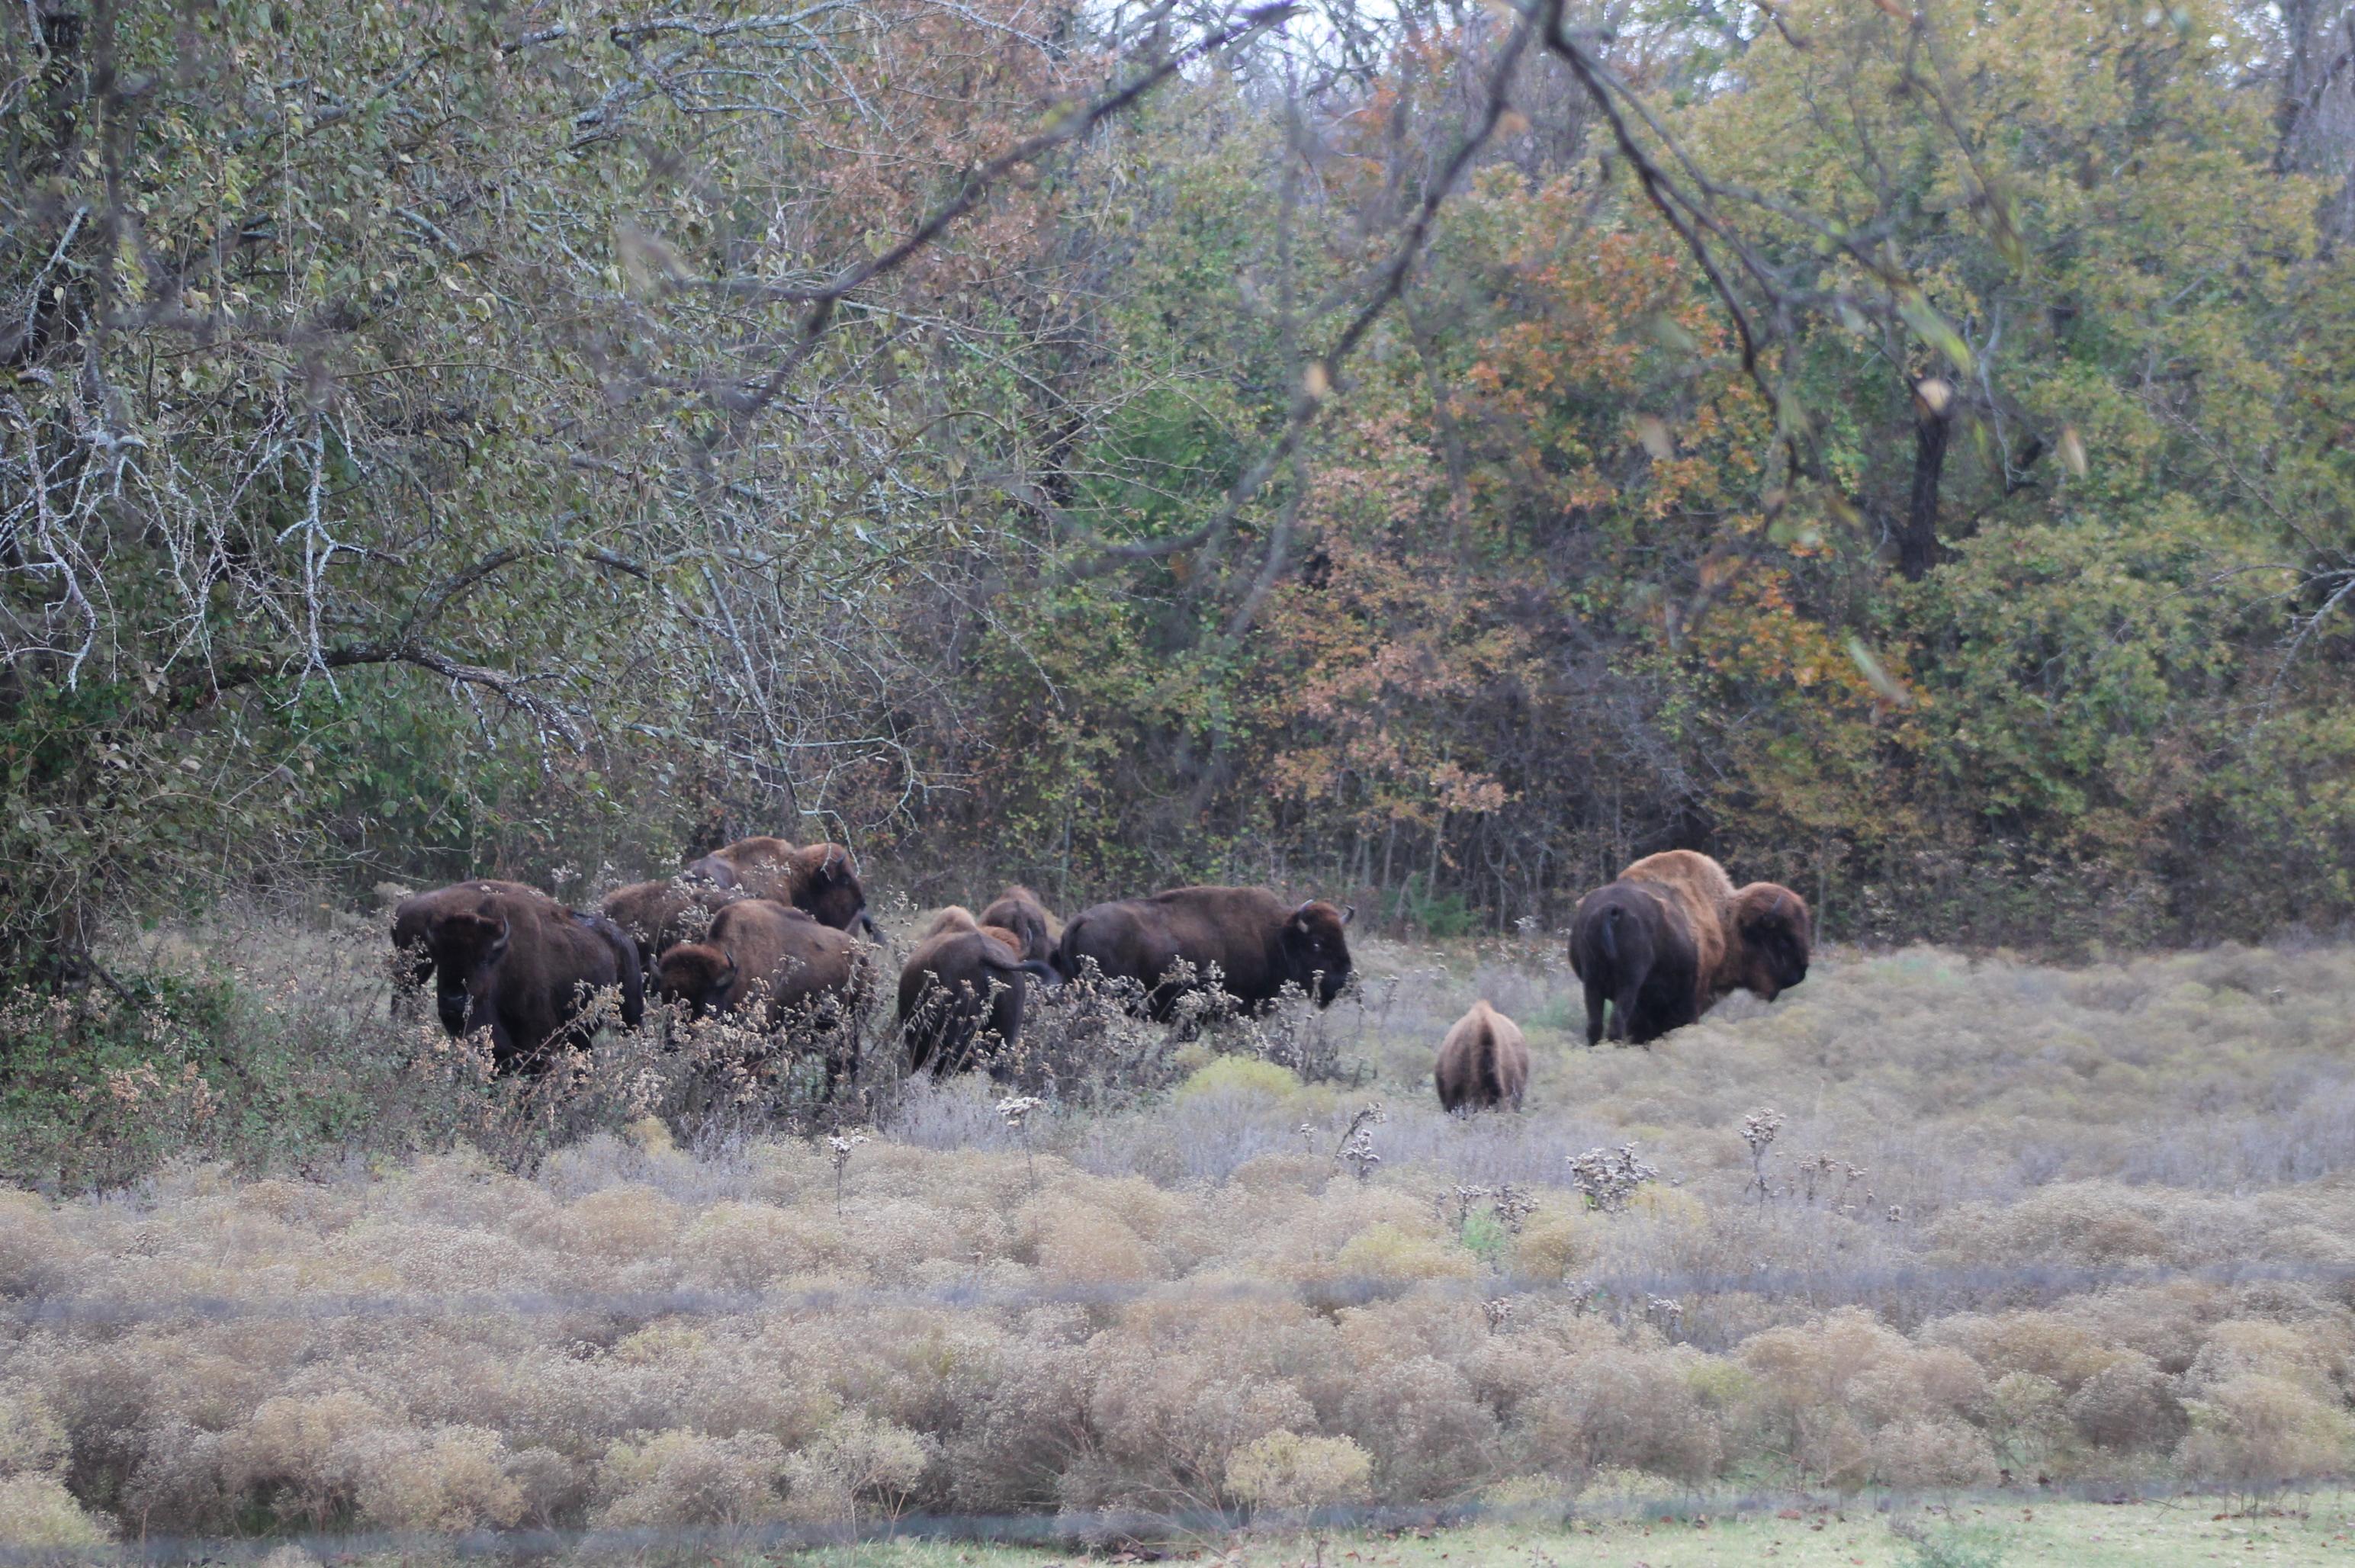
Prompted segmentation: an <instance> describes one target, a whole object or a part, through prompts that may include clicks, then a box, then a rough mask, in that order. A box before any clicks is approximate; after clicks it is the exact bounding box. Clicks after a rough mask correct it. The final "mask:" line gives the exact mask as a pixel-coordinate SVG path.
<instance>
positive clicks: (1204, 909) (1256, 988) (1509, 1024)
mask: <svg viewBox="0 0 2355 1568" xmlns="http://www.w3.org/2000/svg"><path fill="white" fill-rule="evenodd" d="M1351 913H1352V911H1350V910H1348V909H1346V908H1341V907H1337V906H1336V905H1333V904H1330V903H1327V902H1326V901H1323V900H1321V899H1310V900H1308V901H1305V902H1300V903H1295V902H1292V901H1287V900H1285V899H1283V898H1281V897H1279V896H1278V895H1276V894H1275V893H1273V892H1270V891H1267V890H1265V889H1263V888H1231V887H1192V888H1173V889H1171V890H1169V891H1167V892H1159V893H1154V894H1151V895H1149V896H1147V897H1144V898H1135V899H1120V900H1116V901H1112V902H1109V903H1100V904H1094V905H1091V906H1090V907H1089V908H1087V909H1084V910H1082V911H1081V912H1079V913H1078V914H1076V915H1073V916H1072V917H1071V920H1070V921H1069V922H1067V923H1060V928H1059V923H1058V922H1057V921H1056V919H1055V917H1054V916H1053V915H1052V914H1051V913H1050V912H1048V910H1047V908H1046V906H1045V905H1043V904H1042V903H1041V902H1040V901H1039V899H1038V897H1037V896H1036V895H1035V894H1033V893H1032V892H1031V891H1029V890H1028V889H1027V888H1009V889H1007V891H1006V892H1005V893H1003V894H1002V895H1000V896H999V897H998V898H997V900H996V901H994V902H992V903H991V904H989V905H988V906H987V907H986V908H985V909H984V910H983V911H982V912H981V913H980V914H979V915H977V916H976V915H975V914H974V913H972V912H970V911H967V910H965V909H963V908H954V907H953V908H950V909H947V910H943V912H940V913H939V914H938V915H936V916H935V917H934V918H933V919H932V923H930V925H929V926H928V927H927V928H926V929H925V931H924V932H923V933H922V935H921V936H920V937H919V938H918V939H917V942H916V945H915V947H914V950H913V951H912V952H911V953H910V955H908V958H907V960H906V962H905V963H904V964H903V965H901V967H900V985H899V996H898V1002H899V1006H898V1028H899V1031H900V1039H901V1040H902V1042H903V1043H904V1044H905V1046H906V1049H907V1051H908V1058H909V1063H910V1066H911V1069H912V1070H914V1071H917V1072H926V1071H929V1072H936V1073H951V1072H963V1071H965V1070H967V1069H969V1068H973V1067H978V1066H987V1065H990V1064H991V1061H992V1060H993V1058H994V1055H995V1053H996V1052H998V1051H1003V1050H1005V1049H1006V1048H1007V1047H1009V1046H1011V1045H1012V1044H1013V1043H1014V1042H1015V1041H1016V1040H1018V1039H1019V1037H1020V1035H1021V1032H1022V1027H1023V1019H1024V1014H1025V1011H1026V1009H1027V1008H1028V1007H1029V1005H1030V1002H1031V999H1032V996H1033V993H1034V991H1036V990H1037V989H1038V988H1039V987H1048V988H1052V987H1060V986H1061V985H1063V984H1065V983H1066V982H1068V981H1071V980H1075V979H1079V978H1081V977H1082V976H1085V975H1088V974H1090V973H1094V974H1096V975H1100V976H1103V978H1105V979H1109V980H1114V981H1123V982H1127V983H1130V984H1132V985H1133V986H1134V987H1135V996H1136V997H1137V998H1138V1000H1137V1002H1136V1006H1137V1008H1139V1010H1141V1011H1142V1012H1143V1013H1145V1014H1146V1016H1147V1017H1150V1018H1153V1019H1169V1018H1171V1017H1172V1016H1174V1015H1175V1014H1176V1013H1177V1010H1178V1003H1179V1001H1180V999H1181V998H1182V997H1184V996H1186V995H1187V994H1188V992H1192V991H1200V990H1205V989H1209V988H1210V987H1216V988H1217V989H1218V990H1220V991H1221V992H1223V993H1224V994H1225V995H1226V997H1228V998H1230V999H1231V1001H1232V1002H1233V1003H1234V1004H1236V1005H1237V1006H1239V1007H1241V1008H1244V1009H1247V1010H1256V1009H1258V1008H1263V1007H1264V1006H1266V1005H1267V1004H1269V1003H1271V1002H1273V1001H1274V1000H1275V999H1276V998H1277V997H1279V996H1281V995H1282V994H1283V993H1284V991H1285V989H1286V988H1287V987H1296V988H1297V989H1298V990H1299V991H1300V992H1301V993H1302V994H1304V995H1305V996H1308V997H1313V998H1314V999H1315V1000H1316V1004H1317V1005H1318V1006H1319V1007H1326V1006H1329V1005H1330V1004H1331V1003H1332V1001H1333V1000H1334V998H1335V997H1338V996H1339V995H1340V994H1341V992H1342V990H1343V988H1344V987H1346V986H1347V985H1348V982H1349V976H1350V958H1349V945H1348V939H1347V936H1346V935H1345V928H1346V927H1347V926H1348V923H1349V919H1350V915H1351ZM1811 938H1812V931H1811V927H1810V923H1809V917H1808V912H1807V905H1806V901H1805V900H1804V899H1802V898H1800V897H1799V895H1798V894H1796V893H1795V892H1793V891H1791V890H1790V889H1788V888H1785V887H1782V886H1779V885H1777V884H1775V883H1773V882H1753V883H1751V884H1749V885H1748V886H1746V887H1741V888H1737V887H1735V886H1734V885H1733V881H1732V879H1731V878H1730V877H1728V876H1727V875H1726V874H1725V870H1724V868H1722V867H1721V866H1720V865H1719V864H1718V863H1717V862H1716V861H1715V860H1712V859H1710V858H1709V857H1707V856H1705V855H1700V854H1696V853H1694V852H1692V851H1690V850H1685V849H1675V850H1669V851H1668V852H1667V853H1665V854H1659V855H1652V856H1647V857H1646V858H1645V859H1641V860H1638V861H1636V863H1635V864H1634V865H1631V866H1629V867H1628V868H1627V869H1625V871H1623V872H1622V873H1620V876H1619V878H1618V880H1615V881H1614V882H1612V883H1611V884H1610V885H1608V886H1607V887H1604V888H1599V889H1597V890H1596V891H1593V892H1591V893H1589V894H1587V895H1586V897H1585V898H1584V899H1582V900H1581V901H1580V902H1579V905H1578V912H1577V915H1576V917H1575V919H1574V921H1573V923H1572V931H1571V938H1570V961H1571V966H1572V969H1573V970H1574V971H1575V972H1576V973H1577V975H1578V976H1579V978H1580V980H1581V981H1582V983H1583V985H1584V987H1585V994H1586V1034H1587V1043H1588V1044H1589V1045H1593V1044H1596V1043H1597V1042H1599V1041H1600V1040H1602V1039H1603V1037H1604V1033H1605V1029H1606V1020H1607V1026H1608V1032H1609V1034H1610V1036H1611V1038H1612V1039H1613V1040H1623V1041H1626V1042H1630V1043H1635V1044H1648V1043H1649V1042H1650V1041H1652V1040H1657V1039H1658V1038H1659V1037H1660V1036H1661V1035H1663V1034H1665V1033H1667V1032H1668V1030H1669V1029H1675V1028H1677V1027H1678V1026H1679V1025H1682V1024H1687V1023H1690V1022H1692V1021H1693V1020H1694V1019H1698V1018H1699V1017H1700V1015H1701V1014H1702V1013H1704V1012H1706V1011H1708V1010H1709V1008H1710V1007H1711V1006H1713V1005H1714V1004H1715V1003H1716V1002H1718V1001H1719V1000H1720V999H1721V998H1722V997H1725V996H1727V995H1728V994H1730V993H1732V992H1733V991H1735V990H1742V989H1746V990H1749V991H1752V992H1753V993H1755V994H1756V995H1758V996H1760V997H1764V998H1765V999H1766V1000H1768V1001H1772V1000H1774V997H1776V996H1777V995H1779V994H1780V993H1781V992H1783V991H1785V990H1787V989H1788V988H1789V987H1793V986H1796V985H1797V984H1798V983H1799V982H1800V981H1801V980H1803V979H1805V978H1806V973H1807V957H1808V949H1809V944H1810V942H1811ZM880 942H881V933H880V932H879V930H878V928H877V927H876V924H875V922H874V920H873V918H872V917H871V916H870V915H869V914H868V909H867V893H866V889H865V888H864V886H863V885H862V884H861V883H860V881H859V876H858V862H857V860H856V859H853V858H852V856H851V853H850V851H849V850H848V849H846V848H843V847H842V846H841V845H839V844H812V845H798V846H797V845H794V844H791V843H788V842H787V841H785V840H784V839H782V838H770V837H755V838H746V839H741V840H740V841H738V842H736V843H734V844H730V845H729V846H727V847H726V848H720V849H716V850H713V851H712V852H711V853H710V854H709V855H705V856H702V857H701V858H699V859H695V860H692V861H690V862H688V863H687V865H686V866H685V867H683V868H682V869H680V870H679V871H678V872H677V874H676V875H674V876H671V877H668V878H666V879H663V880H655V881H645V882H636V883H633V884H631V885H630V886H628V887H623V888H619V889H616V890H615V891H613V892H612V893H610V894H608V895H607V896H606V897H605V899H604V900H603V901H602V904H601V905H600V906H599V907H598V908H597V909H596V910H595V911H588V910H576V909H568V908H566V907H565V906H564V905H562V904H561V903H559V902H558V901H556V900H555V899H553V898H551V897H549V895H548V894H546V893H544V892H542V891H539V890H538V889H537V888H532V887H527V886H526V885H524V884H522V883H519V882H507V881H494V880H474V881H466V882H460V883H457V884H454V885H453V886H451V887H446V888H440V889H436V890H435V891H432V892H425V893H419V894H417V895H415V896H413V897H410V898H408V899H404V900H402V901H401V902H400V904H399V905H398V906H397V907H396V908H395V910H394V911H393V920H392V943H393V948H394V951H395V955H396V962H395V969H394V981H395V984H394V992H393V1008H394V1010H395V1012H396V1014H400V1013H402V1012H404V1011H406V1010H409V1009H411V1008H414V1007H415V1005H416V1004H417V1002H418V1001H419V1000H420V999H421V996H422V993H423V991H424V989H425V987H426V986H427V985H428V984H431V985H432V987H433V993H434V1004H435V1010H436V1012H437V1013H438V1015H439V1017H440V1019H441V1021H442V1026H443V1027H444V1028H445V1029H448V1030H449V1032H450V1033H452V1034H453V1035H459V1036H464V1035H470V1034H474V1033H475V1032H477V1031H483V1030H486V1031H488V1034H489V1040H490V1049H491V1055H492V1061H493V1064H494V1066H495V1067H496V1069H497V1070H499V1071H524V1072H533V1071H538V1070H539V1069H541V1068H542V1067H544V1066H545V1065H546V1064H547V1063H548V1061H549V1060H550V1058H551V1056H552V1054H553V1051H552V1049H551V1048H555V1049H561V1048H563V1047H565V1046H570V1045H575V1044H585V1043H586V1040H587V1037H588V1035H589V1033H590V1032H591V1029H593V1028H594V1027H595V1025H596V1024H597V1023H598V1022H599V1021H601V1020H602V1018H603V1017H605V1016H606V1015H604V1014H603V1013H602V1012H601V1011H599V1010H597V1009H595V1008H592V1007H591V1001H592V998H594V997H598V996H599V995H601V994H604V993H608V992H610V993H612V994H613V995H615V996H617V997H618V999H619V1000H618V1017H619V1019H620V1021H621V1022H622V1023H623V1024H624V1025H626V1026H630V1027H633V1028H634V1027H636V1026H637V1025H638V1024H639V1023H640V1021H641V1020H642V1019H643V1018H644V1015H645V993H646V992H647V991H648V990H649V989H651V990H652V991H654V992H655V995H656V996H657V997H663V998H665V999H666V1000H668V1001H670V1002H672V1003H674V1004H676V1005H677V1007H678V1008H680V1009H681V1010H682V1011H684V1012H685V1013H686V1015H687V1017H689V1018H691V1019H704V1018H709V1017H733V1018H735V1019H738V1020H739V1021H741V1022H743V1023H746V1024H748V1025H750V1026H751V1027H753V1028H756V1029H778V1028H782V1027H783V1026H784V1025H785V1024H786V1023H787V1022H788V1021H789V1020H791V1019H816V1020H819V1021H821V1022H823V1023H825V1024H826V1026H827V1027H826V1032H827V1034H828V1035H829V1037H830V1038H833V1039H836V1040H840V1041H843V1042H844V1044H843V1047H842V1049H840V1050H838V1051H829V1053H828V1055H827V1059H826V1083H827V1085H828V1089H829V1091H831V1090H832V1088H833V1087H834V1086H835V1085H836V1084H837V1083H838V1082H839V1080H840V1078H841V1076H842V1074H843V1072H845V1071H846V1070H847V1069H849V1068H852V1067H855V1066H856V1065H857V1063H856V1060H855V1056H854V1055H853V1053H852V1048H851V1046H850V1043H849V1042H851V1041H853V1040H855V1039H856V1033H857V1031H856V1029H855V1025H854V1020H855V1018H856V1015H857V1014H858V1011H859V1010H860V1009H861V1008H863V1006H864V1005H865V1003H866V1002H867V1000H868V997H870V996H871V995H872V993H873V990H874V970H875V965H876V963H877V958H878V955H879V951H880ZM1433 1081H1434V1083H1435V1084H1436V1086H1437V1089H1438V1092H1439V1099H1440V1104H1442V1105H1443V1106H1444V1107H1445V1108H1446V1109H1448V1110H1450V1111H1456V1110H1466V1111H1468V1110H1477V1109H1484V1108H1493V1107H1503V1106H1508V1107H1511V1108H1514V1109H1518V1108H1519V1106H1520V1104H1521V1098H1522V1095H1523V1093H1524V1092H1525V1090H1526V1088H1527V1085H1528V1083H1529V1046H1528V1043H1527V1042H1526V1041H1525V1040H1523V1039H1522V1036H1521V1031H1520V1029H1519V1028H1518V1026H1517V1025H1516V1024H1515V1023H1514V1022H1513V1020H1512V1019H1508V1018H1507V1017H1505V1016H1504V1015H1503V1014H1502V1013H1500V1012H1498V1011H1497V1009H1496V1008H1493V1007H1491V1006H1490V1005H1489V1004H1488V1003H1487V1001H1485V1000H1484V1001H1480V1002H1477V1003H1476V1004H1474V1006H1473V1008H1472V1010H1471V1011H1470V1012H1468V1013H1466V1014H1465V1016H1464V1018H1463V1019H1461V1020H1460V1021H1458V1022H1457V1023H1456V1025H1455V1027H1454V1028H1453V1029H1450V1030H1449V1031H1448V1033H1447V1036H1446V1039H1445V1040H1444V1042H1443V1043H1442V1044H1441V1046H1440V1051H1439V1056H1438V1060H1437V1062H1436V1064H1435V1067H1434V1069H1433Z"/></svg>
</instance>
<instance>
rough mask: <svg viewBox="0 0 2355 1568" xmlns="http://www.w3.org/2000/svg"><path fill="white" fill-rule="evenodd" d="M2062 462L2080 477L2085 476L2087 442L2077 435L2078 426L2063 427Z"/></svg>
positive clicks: (2066, 425) (2067, 425) (2065, 425)
mask: <svg viewBox="0 0 2355 1568" xmlns="http://www.w3.org/2000/svg"><path fill="white" fill-rule="evenodd" d="M2061 464H2062V467H2064V468H2066V469H2068V470H2069V472H2070V473H2071V474H2073V475H2076V476H2077V477H2078V478H2080V479H2083V477H2084V476H2085V443H2083V441H2081V440H2079V439H2078V437H2077V427H2076V426H2075V425H2073V424H2064V425H2062V427H2061Z"/></svg>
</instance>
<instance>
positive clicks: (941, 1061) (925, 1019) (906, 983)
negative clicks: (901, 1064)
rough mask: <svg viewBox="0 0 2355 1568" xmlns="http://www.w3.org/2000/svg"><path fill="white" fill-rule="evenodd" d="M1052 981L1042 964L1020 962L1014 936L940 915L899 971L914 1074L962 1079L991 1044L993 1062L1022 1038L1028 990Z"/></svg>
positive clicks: (954, 910) (951, 913)
mask: <svg viewBox="0 0 2355 1568" xmlns="http://www.w3.org/2000/svg"><path fill="white" fill-rule="evenodd" d="M992 907H995V906H992ZM1054 978H1055V975H1054V971H1053V970H1052V969H1050V968H1049V967H1048V966H1047V965H1045V964H1043V963H1039V962H1038V961H1036V960H1025V959H1024V958H1023V957H1022V955H1021V938H1020V937H1019V936H1018V935H1017V934H1016V933H1014V932H1012V931H1009V930H1007V928H1005V927H1004V926H999V925H983V924H981V923H978V922H976V921H975V919H974V918H973V915H972V914H971V913H970V912H968V911H966V910H964V909H962V908H958V907H955V906H951V907H950V908H948V909H945V910H943V911H942V912H940V914H939V915H937V916H936V917H934V919H933V921H932V925H931V927H930V929H928V930H927V931H926V932H925V933H924V935H923V938H922V941H921V942H919V943H918V944H917V946H916V950H915V952H913V953H911V954H910V955H909V956H908V962H907V963H906V964H905V965H902V966H901V968H900V1013H899V1022H900V1034H901V1037H902V1038H903V1039H905V1040H907V1042H908V1065H909V1067H910V1068H911V1070H912V1071H914V1072H922V1071H923V1070H924V1069H925V1067H926V1066H927V1065H929V1066H930V1067H931V1068H932V1071H933V1072H936V1073H945V1072H964V1070H965V1069H966V1068H968V1067H971V1066H973V1065H974V1063H975V1059H976V1054H977V1048H978V1047H979V1046H981V1045H982V1044H983V1043H984V1041H985V1040H986V1038H987V1037H989V1036H994V1037H995V1040H994V1042H993V1044H994V1049H993V1050H992V1051H990V1052H989V1054H990V1055H991V1056H992V1057H995V1056H996V1055H997V1054H998V1053H1000V1052H1003V1051H1007V1049H1009V1048H1011V1047H1012V1046H1013V1045H1014V1043H1015V1042H1016V1040H1018V1039H1020V1038H1021V1033H1022V1011H1023V1008H1024V1005H1025V1003H1026V1002H1027V1000H1028V992H1029V988H1030V986H1031V985H1032V984H1033V983H1035V981H1037V980H1042V979H1043V980H1045V981H1046V982H1048V983H1049V984H1052V983H1053V981H1054Z"/></svg>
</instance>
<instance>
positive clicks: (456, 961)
mask: <svg viewBox="0 0 2355 1568" xmlns="http://www.w3.org/2000/svg"><path fill="white" fill-rule="evenodd" d="M511 930H512V928H511V927H510V926H509V924H508V923H507V917H506V915H505V914H502V913H501V912H499V908H498V905H497V904H496V903H495V902H493V901H491V900H489V899H487V898H486V899H485V900H484V901H482V902H481V903H480V904H477V905H476V906H475V907H474V908H473V909H470V910H457V911H453V912H450V913H448V914H445V915H443V916H442V917H441V918H440V919H439V920H437V921H435V922H434V923H433V925H432V930H430V931H429V932H428V933H426V938H425V945H426V949H427V951H428V952H430V953H431V954H432V955H433V971H434V985H433V1005H434V1008H435V1010H436V1011H438V1012H439V1013H440V1014H441V1015H442V1028H443V1029H448V1030H449V1031H450V1032H451V1033H452V1034H458V1035H462V1034H464V1033H465V1032H466V1030H467V1029H468V1027H469V1026H470V1025H472V1026H475V1027H479V1026H480V1024H481V1023H482V1022H483V1021H485V1020H484V1019H482V1017H481V1016H480V1015H481V1011H482V1008H483V1006H484V1004H485V1002H486V1001H487V999H488V997H489V994H490V989H491V976H492V972H493V971H494V970H495V969H496V968H497V967H498V963H499V960H500V959H502V958H504V957H506V951H507V938H508V936H509V934H510V933H511Z"/></svg>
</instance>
